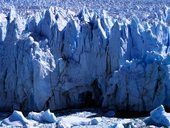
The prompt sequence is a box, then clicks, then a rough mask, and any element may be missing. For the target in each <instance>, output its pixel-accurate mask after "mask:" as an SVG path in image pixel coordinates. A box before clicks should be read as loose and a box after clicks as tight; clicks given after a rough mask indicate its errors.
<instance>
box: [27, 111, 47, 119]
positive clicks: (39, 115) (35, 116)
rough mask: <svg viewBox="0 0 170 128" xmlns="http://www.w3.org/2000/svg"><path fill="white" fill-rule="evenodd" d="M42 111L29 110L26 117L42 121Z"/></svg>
mask: <svg viewBox="0 0 170 128" xmlns="http://www.w3.org/2000/svg"><path fill="white" fill-rule="evenodd" d="M42 112H44V111H42ZM42 112H40V113H37V112H30V113H29V114H28V119H32V120H35V121H38V122H42Z"/></svg>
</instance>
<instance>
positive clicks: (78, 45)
mask: <svg viewBox="0 0 170 128" xmlns="http://www.w3.org/2000/svg"><path fill="white" fill-rule="evenodd" d="M166 9H167V10H166V11H165V14H164V15H162V19H157V20H154V22H152V23H151V22H147V21H146V22H141V21H140V20H139V19H138V18H137V17H136V16H133V17H132V18H130V19H116V17H112V16H109V15H108V14H107V12H106V11H103V12H102V13H101V15H99V14H97V13H95V12H90V11H89V10H88V9H86V8H84V9H83V10H82V11H80V12H79V13H78V14H77V13H75V12H72V11H70V10H65V9H62V8H58V7H52V8H50V9H48V10H46V11H44V12H42V13H39V12H38V13H35V14H32V15H30V16H28V17H27V18H24V17H21V16H20V15H18V14H17V13H16V11H15V9H11V12H10V13H9V14H8V15H6V14H3V13H1V14H0V111H13V110H21V111H25V112H30V111H42V110H46V109H50V110H52V111H54V110H60V109H66V108H81V107H101V108H108V109H114V110H128V111H139V112H142V111H150V110H152V109H154V108H156V107H158V106H160V105H161V104H163V105H164V106H165V107H167V108H170V102H169V100H170V47H169V43H170V27H169V25H170V9H169V8H166Z"/></svg>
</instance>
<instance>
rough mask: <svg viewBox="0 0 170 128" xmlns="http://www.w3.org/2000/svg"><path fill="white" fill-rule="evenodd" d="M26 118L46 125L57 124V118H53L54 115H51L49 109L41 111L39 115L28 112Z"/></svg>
mask: <svg viewBox="0 0 170 128" xmlns="http://www.w3.org/2000/svg"><path fill="white" fill-rule="evenodd" d="M28 118H29V119H33V120H35V121H38V122H48V123H54V122H57V118H56V117H55V115H54V113H51V112H50V110H49V109H48V110H46V111H42V112H40V113H37V112H30V113H29V114H28Z"/></svg>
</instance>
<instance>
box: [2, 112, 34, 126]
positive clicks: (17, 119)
mask: <svg viewBox="0 0 170 128" xmlns="http://www.w3.org/2000/svg"><path fill="white" fill-rule="evenodd" d="M35 124H36V122H34V121H31V120H28V119H26V118H25V117H24V115H23V114H22V112H20V111H14V112H13V113H12V115H10V116H9V117H8V118H6V119H4V120H3V121H2V125H11V126H20V127H22V126H33V125H35Z"/></svg>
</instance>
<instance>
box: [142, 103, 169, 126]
mask: <svg viewBox="0 0 170 128" xmlns="http://www.w3.org/2000/svg"><path fill="white" fill-rule="evenodd" d="M145 123H146V124H147V125H156V126H159V127H160V126H165V127H169V126H170V113H167V112H166V111H165V108H164V106H163V105H161V106H159V107H157V108H156V109H154V110H152V111H151V112H150V117H148V118H146V119H145Z"/></svg>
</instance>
